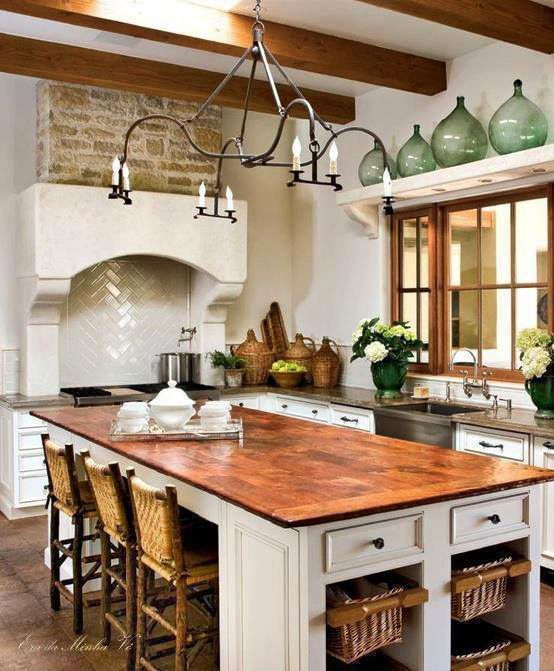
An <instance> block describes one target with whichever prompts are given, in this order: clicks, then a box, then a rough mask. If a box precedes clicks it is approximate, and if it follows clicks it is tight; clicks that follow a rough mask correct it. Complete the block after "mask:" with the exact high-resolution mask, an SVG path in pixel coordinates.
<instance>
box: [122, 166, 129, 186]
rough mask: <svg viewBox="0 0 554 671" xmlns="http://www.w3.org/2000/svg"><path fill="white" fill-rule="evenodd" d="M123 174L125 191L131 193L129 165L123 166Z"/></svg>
mask: <svg viewBox="0 0 554 671" xmlns="http://www.w3.org/2000/svg"><path fill="white" fill-rule="evenodd" d="M121 174H122V176H123V191H130V190H131V185H130V182H129V166H128V165H127V163H124V164H123V169H122V171H121Z"/></svg>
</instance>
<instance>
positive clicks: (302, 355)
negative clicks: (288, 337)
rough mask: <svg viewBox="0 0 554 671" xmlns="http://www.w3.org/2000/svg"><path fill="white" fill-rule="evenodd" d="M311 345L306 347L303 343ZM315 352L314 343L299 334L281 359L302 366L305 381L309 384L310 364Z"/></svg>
mask: <svg viewBox="0 0 554 671" xmlns="http://www.w3.org/2000/svg"><path fill="white" fill-rule="evenodd" d="M306 340H307V341H308V342H310V343H311V345H310V346H308V345H306V343H305V341H306ZM314 352H315V343H314V341H313V340H312V339H311V338H307V337H306V336H303V335H302V334H301V333H297V334H296V338H295V340H294V342H293V343H291V345H290V347H289V348H288V349H287V351H286V352H285V353H284V354H283V356H282V357H281V358H282V359H283V360H284V361H286V362H287V363H297V364H298V365H300V366H304V368H305V369H306V375H305V380H306V382H307V383H308V384H311V382H312V380H313V377H312V364H313V359H314Z"/></svg>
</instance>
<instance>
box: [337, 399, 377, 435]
mask: <svg viewBox="0 0 554 671" xmlns="http://www.w3.org/2000/svg"><path fill="white" fill-rule="evenodd" d="M331 423H332V424H335V425H336V426H348V427H350V428H351V429H360V430H362V431H370V432H371V433H373V432H374V428H373V426H374V425H373V413H372V412H371V411H370V410H367V411H364V410H357V409H356V408H349V407H347V406H343V405H342V406H341V405H332V406H331Z"/></svg>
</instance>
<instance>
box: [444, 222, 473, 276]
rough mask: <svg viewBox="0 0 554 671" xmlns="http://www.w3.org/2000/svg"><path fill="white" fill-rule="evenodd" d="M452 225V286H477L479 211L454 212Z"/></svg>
mask: <svg viewBox="0 0 554 671" xmlns="http://www.w3.org/2000/svg"><path fill="white" fill-rule="evenodd" d="M449 223H450V284H452V285H455V286H456V285H462V286H463V285H468V284H477V282H478V279H479V273H478V268H477V266H478V263H477V261H478V259H477V210H464V211H462V212H452V213H451V214H450V215H449Z"/></svg>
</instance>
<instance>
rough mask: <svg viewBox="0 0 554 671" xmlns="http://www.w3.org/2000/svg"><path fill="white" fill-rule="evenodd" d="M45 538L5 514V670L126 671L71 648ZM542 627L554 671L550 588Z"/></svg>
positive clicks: (1, 566)
mask: <svg viewBox="0 0 554 671" xmlns="http://www.w3.org/2000/svg"><path fill="white" fill-rule="evenodd" d="M45 539H46V520H45V518H44V517H39V518H31V519H27V520H18V521H13V522H9V521H8V520H7V519H6V518H5V517H4V516H3V515H2V514H1V513H0V669H2V671H123V669H124V668H125V660H124V655H123V653H116V652H115V651H114V649H113V648H110V650H109V652H106V651H101V650H100V651H99V650H94V649H86V650H83V649H80V650H75V649H73V650H72V649H71V647H72V644H73V645H74V647H75V636H74V635H73V632H72V629H71V627H72V622H71V611H70V609H69V608H68V606H67V605H66V604H64V605H63V607H62V610H61V611H59V612H58V613H53V612H52V611H51V610H50V605H49V596H48V581H49V573H48V570H47V569H46V568H45V566H44V563H43V554H42V553H43V550H44V545H45ZM62 603H63V600H62ZM97 614H98V609H96V608H94V609H90V610H86V611H85V627H86V634H87V640H86V643H87V644H93V643H94V642H95V641H98V640H99V639H100V637H101V631H100V626H99V622H98V620H99V618H98V615H97ZM541 623H542V631H541V638H542V649H541V667H540V668H541V671H554V588H551V587H547V586H546V585H543V586H542V609H541ZM56 647H57V649H56ZM82 647H83V646H81V648H82ZM85 647H86V646H85ZM77 648H79V645H78V644H77ZM166 661H167V660H166ZM209 669H210V664H209V663H208V662H207V661H203V660H199V663H198V664H196V665H195V667H194V669H193V671H209ZM260 671H261V670H260Z"/></svg>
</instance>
